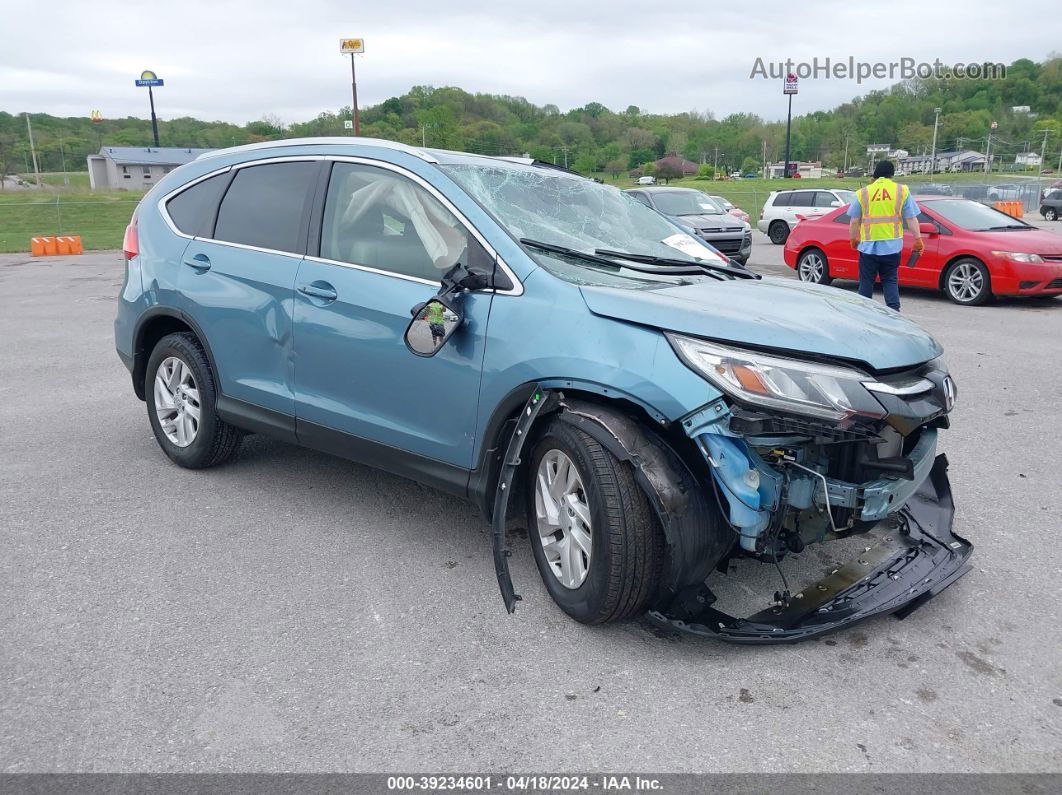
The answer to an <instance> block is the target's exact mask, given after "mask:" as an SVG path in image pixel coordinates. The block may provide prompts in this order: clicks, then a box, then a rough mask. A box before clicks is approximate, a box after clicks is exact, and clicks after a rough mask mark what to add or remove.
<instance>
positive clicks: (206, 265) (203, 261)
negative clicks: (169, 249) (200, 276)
mask: <svg viewBox="0 0 1062 795" xmlns="http://www.w3.org/2000/svg"><path fill="white" fill-rule="evenodd" d="M184 264H185V265H187V266H188V267H189V268H194V269H195V270H197V271H199V272H200V273H202V272H203V271H208V270H210V257H208V256H207V255H206V254H196V255H195V256H194V257H191V258H190V259H186V260H185V261H184Z"/></svg>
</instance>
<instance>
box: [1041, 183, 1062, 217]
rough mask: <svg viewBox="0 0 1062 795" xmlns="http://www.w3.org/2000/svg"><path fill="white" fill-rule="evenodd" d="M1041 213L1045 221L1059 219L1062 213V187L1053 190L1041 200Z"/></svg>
mask: <svg viewBox="0 0 1062 795" xmlns="http://www.w3.org/2000/svg"><path fill="white" fill-rule="evenodd" d="M1040 215H1042V216H1043V217H1044V220H1045V221H1057V220H1058V217H1059V216H1060V215H1062V189H1060V190H1053V191H1051V192H1049V193H1048V194H1047V195H1046V196H1044V198H1043V201H1041V202H1040Z"/></svg>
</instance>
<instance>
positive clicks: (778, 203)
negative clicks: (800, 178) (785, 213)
mask: <svg viewBox="0 0 1062 795" xmlns="http://www.w3.org/2000/svg"><path fill="white" fill-rule="evenodd" d="M792 195H793V194H792V193H791V192H789V191H784V192H782V193H779V194H778V195H777V196H775V197H774V204H773V206H774V207H787V206H789V198H790V197H791V196H792Z"/></svg>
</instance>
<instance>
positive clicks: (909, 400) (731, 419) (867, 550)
mask: <svg viewBox="0 0 1062 795" xmlns="http://www.w3.org/2000/svg"><path fill="white" fill-rule="evenodd" d="M124 248H125V257H126V260H127V269H126V279H125V284H124V286H123V288H122V291H121V295H120V299H119V306H118V316H117V319H116V321H115V338H116V343H117V349H118V354H119V355H120V356H121V358H122V360H123V361H124V362H125V364H126V366H127V367H128V368H129V370H130V372H131V373H132V382H133V390H134V392H135V393H136V395H137V396H138V397H139V398H140V399H141V400H144V401H145V402H146V404H147V414H148V419H149V422H150V423H151V428H152V430H153V432H154V434H155V437H156V439H157V440H158V443H159V446H160V447H161V448H162V450H163V452H164V453H165V454H166V455H167V456H168V457H169V458H170V459H172V460H173V461H174V462H175V463H176V464H178V465H180V466H183V467H188V468H193V469H199V468H206V467H210V466H213V465H216V464H220V463H222V462H224V461H226V460H228V459H230V458H231V457H232V456H233V454H234V453H235V452H236V450H237V448H238V447H239V445H240V441H241V439H242V438H243V436H244V435H246V434H248V433H265V434H270V435H272V436H275V437H277V438H279V439H283V440H286V441H289V442H292V443H297V444H301V445H306V446H309V447H313V448H316V449H319V450H322V451H326V452H328V453H332V454H335V455H340V456H344V457H347V458H350V459H353V460H357V461H361V462H364V463H367V464H369V465H372V466H375V467H379V468H381V469H385V470H387V471H390V472H393V473H397V474H399V475H403V476H406V477H409V478H412V479H415V480H417V481H420V482H422V483H425V484H428V485H431V486H433V487H435V488H438V489H441V490H443V491H446V492H449V493H451V494H453V495H455V496H457V497H460V498H464V499H468V500H471V501H473V502H474V503H476V504H478V505H479V507H480V509H481V510H482V512H483V514H484V516H485V517H486V519H487V520H488V521H489V522H491V524H492V528H493V534H492V537H493V545H494V549H493V554H494V561H495V567H496V571H497V576H498V583H499V586H500V589H501V593H502V597H503V600H504V603H505V606H506V608H507V609H508V610H509V611H510V612H512V611H513V610H514V609H515V606H516V603H517V601H518V600H519V599H520V597H519V596H518V595H517V594H516V593H515V590H514V586H513V582H512V580H511V577H510V574H509V566H508V558H509V555H510V549H509V546H508V540H507V536H506V524H507V521H516V522H519V523H520V524H521V525H523V526H524V527H526V528H528V535H529V536H530V539H531V547H532V550H533V553H534V558H535V561H536V563H537V565H538V568H539V571H540V573H541V575H542V580H543V582H544V583H545V586H546V589H547V590H548V592H549V593H550V595H551V596H552V597H553V599H554V600H555V601H556V603H557V604H558V605H559V606H560V608H561V609H562V610H564V611H565V612H566V613H567V614H568V615H570V616H571V617H572V618H574V619H576V620H578V621H581V622H585V623H591V624H593V623H602V622H606V621H612V620H618V619H623V618H627V617H631V616H634V615H638V614H644V613H648V615H649V616H650V618H651V619H652V620H653V621H655V622H657V623H659V624H661V625H663V626H665V627H669V628H672V629H675V630H679V631H683V632H689V633H694V634H699V635H704V636H708V637H714V638H719V639H722V640H727V641H733V642H742V643H771V642H782V641H794V640H801V639H805V638H808V637H813V636H815V635H819V634H822V633H824V632H829V631H832V630H835V629H838V628H840V627H843V626H846V625H850V624H852V623H854V622H856V621H860V620H862V619H865V618H867V617H869V616H872V615H878V614H885V613H898V614H901V615H902V614H904V613H906V612H909V611H910V610H912V609H914V608H915V607H917V606H918V605H920V604H922V603H923V602H924V601H926V600H927V599H928V598H930V597H931V596H933V595H934V594H936V593H939V592H940V591H941V590H943V589H944V588H945V587H947V586H948V585H950V584H951V583H953V582H954V581H955V580H957V579H958V578H959V577H960V576H962V575H963V574H964V573H965V572H966V571H967V570H968V569H969V566H968V564H967V558H968V557H969V555H970V553H971V546H970V544H969V543H968V542H967V541H965V540H964V539H962V538H961V537H959V536H958V535H956V534H955V533H953V531H952V516H953V508H952V502H951V492H950V488H949V485H948V476H947V466H948V465H947V461H946V459H945V457H944V456H943V455H941V454H938V452H937V438H938V434H939V433H940V432H941V431H942V430H944V429H946V428H947V427H948V414H949V412H950V411H951V408H952V405H953V403H954V400H955V397H956V388H955V384H954V382H953V381H952V379H951V377H950V376H949V375H948V372H947V369H946V367H945V366H944V364H943V362H942V360H941V353H942V350H941V347H940V345H938V344H937V342H936V341H935V340H933V338H932V337H930V336H929V335H928V334H927V333H926V332H924V331H923V330H922V329H921V328H919V327H918V326H916V325H915V324H914V323H912V322H910V321H908V320H907V319H905V318H904V317H903V316H901V315H899V314H898V313H895V312H892V311H891V310H888V309H885V308H884V307H882V306H880V305H877V304H874V303H873V302H871V301H868V300H864V299H862V298H859V297H857V296H854V295H851V294H849V293H847V292H842V291H839V290H835V289H832V288H829V287H821V286H818V285H812V284H803V283H800V282H796V281H790V280H782V279H773V278H761V277H760V276H759V275H757V274H755V273H752V272H750V271H748V270H746V269H744V268H742V267H738V266H736V264H735V263H733V262H731V261H728V260H726V259H724V258H722V257H721V256H720V255H719V254H718V253H716V252H715V251H714V250H713V249H711V248H709V247H708V246H707V245H705V244H704V243H703V242H702V241H700V240H698V239H697V238H695V237H692V236H690V235H688V234H686V233H685V232H684V231H682V229H681V228H680V227H678V226H676V225H675V224H673V223H672V222H671V221H669V220H668V219H667V218H665V217H664V216H662V215H660V214H659V213H657V212H656V211H655V210H653V209H650V208H649V207H646V206H645V205H643V204H640V203H639V202H637V201H635V200H634V199H632V198H631V197H630V196H628V195H626V194H624V193H623V192H622V191H620V190H618V189H616V188H612V187H608V186H604V185H600V184H597V183H595V182H593V181H591V180H588V179H584V178H582V177H579V176H578V175H575V174H572V173H569V172H567V171H565V170H563V169H558V168H556V167H554V166H551V165H548V164H544V163H539V162H535V161H531V160H526V159H518V158H489V157H481V156H477V155H471V154H462V153H456V152H443V151H435V150H426V149H417V148H413V147H409V146H405V145H402V144H397V143H392V142H388V141H376V140H371V139H360V138H343V139H338V138H337V139H296V140H288V141H279V142H268V143H261V144H253V145H251V146H245V147H237V148H234V149H226V150H220V151H215V152H210V153H208V154H205V155H202V156H200V157H199V158H198V159H197V160H195V161H193V162H192V163H190V164H188V165H185V166H182V167H181V168H179V169H177V170H175V171H174V172H172V173H170V174H169V175H167V176H166V177H165V178H164V179H163V180H162V181H161V182H160V183H159V184H158V185H156V186H155V188H154V189H153V190H152V191H151V192H150V193H149V194H148V195H147V196H145V197H144V199H143V200H142V201H141V203H140V205H139V206H138V208H137V210H136V212H135V214H134V216H133V219H132V221H131V223H130V225H129V227H128V229H127V231H126V239H125V246H124ZM849 536H864V537H867V538H874V539H875V543H873V544H867V545H866V546H865V547H861V549H862V552H861V553H859V554H858V556H857V558H856V559H855V560H853V561H852V562H851V563H849V564H847V565H841V566H838V567H837V568H836V569H835V570H833V571H832V572H831V573H829V574H828V575H827V576H826V577H825V578H823V579H821V580H819V581H818V582H812V583H810V584H808V585H807V586H805V587H803V588H800V589H794V590H792V591H791V590H790V589H789V587H788V581H787V580H786V579H785V578H784V576H783V578H782V582H783V583H785V586H784V587H783V588H782V589H781V590H779V591H777V592H775V593H773V594H769V595H765V596H764V597H763V600H762V610H760V611H759V612H756V613H754V614H753V615H749V616H747V617H735V616H733V615H730V614H728V613H726V612H723V611H722V610H720V609H718V608H717V607H716V606H715V602H716V594H715V593H714V592H713V588H715V587H716V586H715V585H714V583H715V582H716V581H717V578H719V577H722V576H724V574H725V572H726V571H727V569H728V565H729V563H730V562H731V561H733V560H734V559H736V558H739V557H745V558H752V559H755V560H759V561H762V562H765V563H768V564H770V565H771V566H772V567H776V568H778V572H779V574H782V569H781V564H782V562H784V561H785V559H786V558H789V557H791V556H799V555H800V554H801V553H802V551H803V550H804V549H805V548H806V547H807V546H809V545H812V544H818V543H822V542H837V541H840V540H842V539H845V538H846V537H849Z"/></svg>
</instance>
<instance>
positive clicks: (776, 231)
mask: <svg viewBox="0 0 1062 795" xmlns="http://www.w3.org/2000/svg"><path fill="white" fill-rule="evenodd" d="M767 237H769V238H770V239H771V242H772V243H774V244H775V245H776V246H780V245H782V244H783V243H784V242H785V241H786V240H788V239H789V224H787V223H786V222H785V221H773V222H771V225H770V226H769V227H767Z"/></svg>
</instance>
